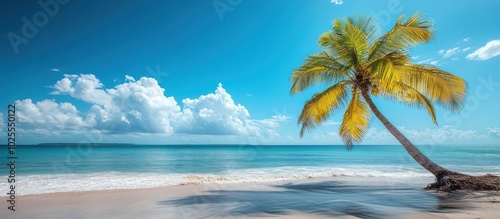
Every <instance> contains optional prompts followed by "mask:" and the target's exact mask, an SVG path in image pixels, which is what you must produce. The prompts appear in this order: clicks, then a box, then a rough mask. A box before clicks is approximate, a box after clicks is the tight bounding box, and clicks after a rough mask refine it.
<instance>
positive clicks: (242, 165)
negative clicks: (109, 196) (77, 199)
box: [0, 145, 500, 196]
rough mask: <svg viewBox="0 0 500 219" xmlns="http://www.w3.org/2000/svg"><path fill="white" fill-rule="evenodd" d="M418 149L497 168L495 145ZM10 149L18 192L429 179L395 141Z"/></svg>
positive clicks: (478, 170)
mask: <svg viewBox="0 0 500 219" xmlns="http://www.w3.org/2000/svg"><path fill="white" fill-rule="evenodd" d="M419 149H420V150H422V151H423V152H424V153H425V154H426V155H427V156H428V157H429V158H430V159H431V160H433V161H435V162H437V163H438V164H440V165H442V166H443V167H445V168H448V169H450V170H454V171H460V172H464V173H470V174H477V175H479V174H486V173H491V174H495V175H500V145H482V146H477V145H463V146H454V145H438V146H419ZM5 151H7V150H5ZM16 155H17V157H18V158H17V161H16V168H17V169H16V193H17V194H18V195H27V194H44V193H54V192H72V191H93V190H109V189H133V188H151V187H162V186H174V185H189V184H225V183H252V182H264V183H265V182H276V181H282V180H299V179H309V178H323V177H338V176H345V177H352V178H356V179H360V178H366V177H370V179H380V180H383V181H387V182H394V183H396V182H405V183H410V184H411V183H413V184H414V185H415V186H420V187H424V186H426V185H427V183H430V182H432V181H433V179H434V178H433V176H432V175H431V174H429V173H428V172H426V171H425V170H424V169H423V168H421V167H420V166H419V165H418V164H417V163H416V162H415V161H414V160H413V159H412V158H411V157H410V156H409V155H408V153H407V152H406V151H405V150H404V148H403V147H402V146H400V145H390V146H389V145H387V146H383V145H377V146H370V145H358V146H354V147H353V149H352V150H351V151H347V150H346V148H345V147H344V146H305V145H304V146H265V145H261V146H252V145H133V146H120V145H117V146H89V145H86V146H85V145H83V146H55V145H43V146H42V145H25V146H17V149H16ZM6 156H7V155H5V156H4V158H3V159H4V163H7V159H5V157H6ZM0 171H3V173H2V175H3V176H4V180H1V182H0V188H5V189H7V188H8V183H7V176H6V175H8V170H7V167H6V166H4V168H1V169H0ZM2 196H5V193H2Z"/></svg>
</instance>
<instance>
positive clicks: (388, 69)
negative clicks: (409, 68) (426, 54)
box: [368, 52, 410, 82]
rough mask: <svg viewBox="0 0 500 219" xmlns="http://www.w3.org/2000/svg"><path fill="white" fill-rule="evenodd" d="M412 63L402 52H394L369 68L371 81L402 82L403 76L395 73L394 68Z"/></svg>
mask: <svg viewBox="0 0 500 219" xmlns="http://www.w3.org/2000/svg"><path fill="white" fill-rule="evenodd" d="M409 63H410V58H409V57H408V56H407V55H406V54H405V53H402V52H392V53H389V54H387V55H385V56H384V57H382V58H380V59H378V60H377V61H375V62H373V63H371V64H370V65H369V66H368V69H369V74H370V80H371V81H372V82H377V81H385V82H393V81H396V82H400V81H401V74H399V72H396V71H394V68H396V67H397V66H401V65H407V64H409Z"/></svg>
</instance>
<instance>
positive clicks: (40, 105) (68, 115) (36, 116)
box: [15, 99, 88, 133]
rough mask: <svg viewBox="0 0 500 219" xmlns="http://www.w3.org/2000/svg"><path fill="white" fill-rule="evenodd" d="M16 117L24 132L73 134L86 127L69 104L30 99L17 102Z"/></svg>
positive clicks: (73, 107)
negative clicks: (40, 131)
mask: <svg viewBox="0 0 500 219" xmlns="http://www.w3.org/2000/svg"><path fill="white" fill-rule="evenodd" d="M15 104H16V109H17V110H16V117H17V119H18V121H19V123H22V125H21V126H20V127H22V128H23V129H24V130H27V131H29V130H43V131H44V132H47V133H62V132H67V133H74V132H77V131H79V130H82V129H85V128H87V127H88V124H87V123H85V121H84V119H83V117H82V116H81V114H80V112H78V110H77V109H76V107H75V106H74V105H72V104H71V103H56V102H55V101H54V100H43V101H39V102H36V103H33V101H32V100H31V99H24V100H17V101H16V102H15Z"/></svg>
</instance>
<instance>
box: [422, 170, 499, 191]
mask: <svg viewBox="0 0 500 219" xmlns="http://www.w3.org/2000/svg"><path fill="white" fill-rule="evenodd" d="M426 189H436V190H437V191H439V192H452V191H455V190H469V191H481V190H483V191H484V190H490V191H491V190H492V191H500V177H498V176H494V175H491V174H486V175H484V176H470V175H466V174H463V173H457V172H452V171H444V172H442V173H439V174H438V175H437V176H436V182H435V183H431V184H429V185H428V186H427V188H426Z"/></svg>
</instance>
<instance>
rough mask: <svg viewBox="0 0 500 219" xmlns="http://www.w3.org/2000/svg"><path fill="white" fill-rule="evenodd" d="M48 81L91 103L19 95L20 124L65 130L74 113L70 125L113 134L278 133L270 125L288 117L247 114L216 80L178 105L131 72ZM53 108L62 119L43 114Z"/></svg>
mask: <svg viewBox="0 0 500 219" xmlns="http://www.w3.org/2000/svg"><path fill="white" fill-rule="evenodd" d="M51 87H52V88H53V89H54V91H53V92H52V94H55V95H69V96H71V97H74V98H76V99H79V100H82V101H84V102H86V103H88V104H91V107H90V109H89V111H88V112H87V113H80V112H78V111H77V110H76V107H74V106H73V105H71V104H69V103H61V104H58V103H56V102H55V101H54V100H44V101H41V102H38V103H32V101H31V100H29V99H27V100H23V101H19V104H20V105H21V107H20V108H21V111H22V122H23V123H25V124H28V125H27V126H23V127H26V128H28V129H32V130H45V132H46V131H47V130H51V129H53V128H51V127H52V126H56V128H57V129H60V130H63V129H65V128H68V125H73V123H69V119H65V118H66V117H68V118H69V117H72V118H73V119H76V120H77V122H75V123H74V124H75V125H74V127H73V128H71V129H72V130H76V129H77V128H78V127H85V128H87V129H88V130H93V131H96V130H98V131H101V132H105V133H114V134H123V133H161V134H175V133H177V134H200V135H242V136H259V135H262V136H264V135H270V136H276V135H278V134H277V133H276V132H274V131H273V130H270V129H269V128H272V127H276V126H277V125H278V126H279V123H280V122H281V121H284V120H286V119H287V117H285V116H282V115H277V116H273V117H271V118H270V119H265V120H251V119H250V113H249V112H248V110H247V109H246V108H245V107H244V106H242V105H241V104H236V103H235V102H234V100H233V99H232V97H231V95H230V94H229V93H227V92H226V90H225V89H224V88H223V87H222V84H219V86H218V87H217V89H216V90H215V92H214V93H210V94H207V95H201V96H200V97H199V98H196V99H190V98H187V99H184V100H182V103H183V107H182V110H181V107H180V106H179V105H178V104H177V102H176V101H175V99H174V97H167V96H165V95H164V91H165V90H164V89H163V88H161V87H160V86H159V85H158V82H157V81H156V80H155V79H154V78H147V77H142V78H140V79H139V80H135V79H134V78H132V77H131V76H125V82H124V83H122V84H118V85H116V86H115V87H113V88H108V89H105V88H104V85H103V84H102V83H101V82H100V81H99V79H97V78H96V77H95V75H92V74H81V75H64V78H63V79H61V80H59V81H57V82H56V83H55V84H54V85H53V86H51ZM57 110H59V111H60V112H59V111H57ZM51 111H54V112H55V113H56V114H55V115H57V116H60V117H62V118H63V119H60V120H58V121H60V123H57V122H55V120H54V119H52V120H48V119H49V117H47V118H46V117H44V115H45V114H49V112H51ZM55 115H54V116H55ZM66 120H68V121H66ZM64 121H66V122H64ZM46 133H49V134H50V132H46Z"/></svg>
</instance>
